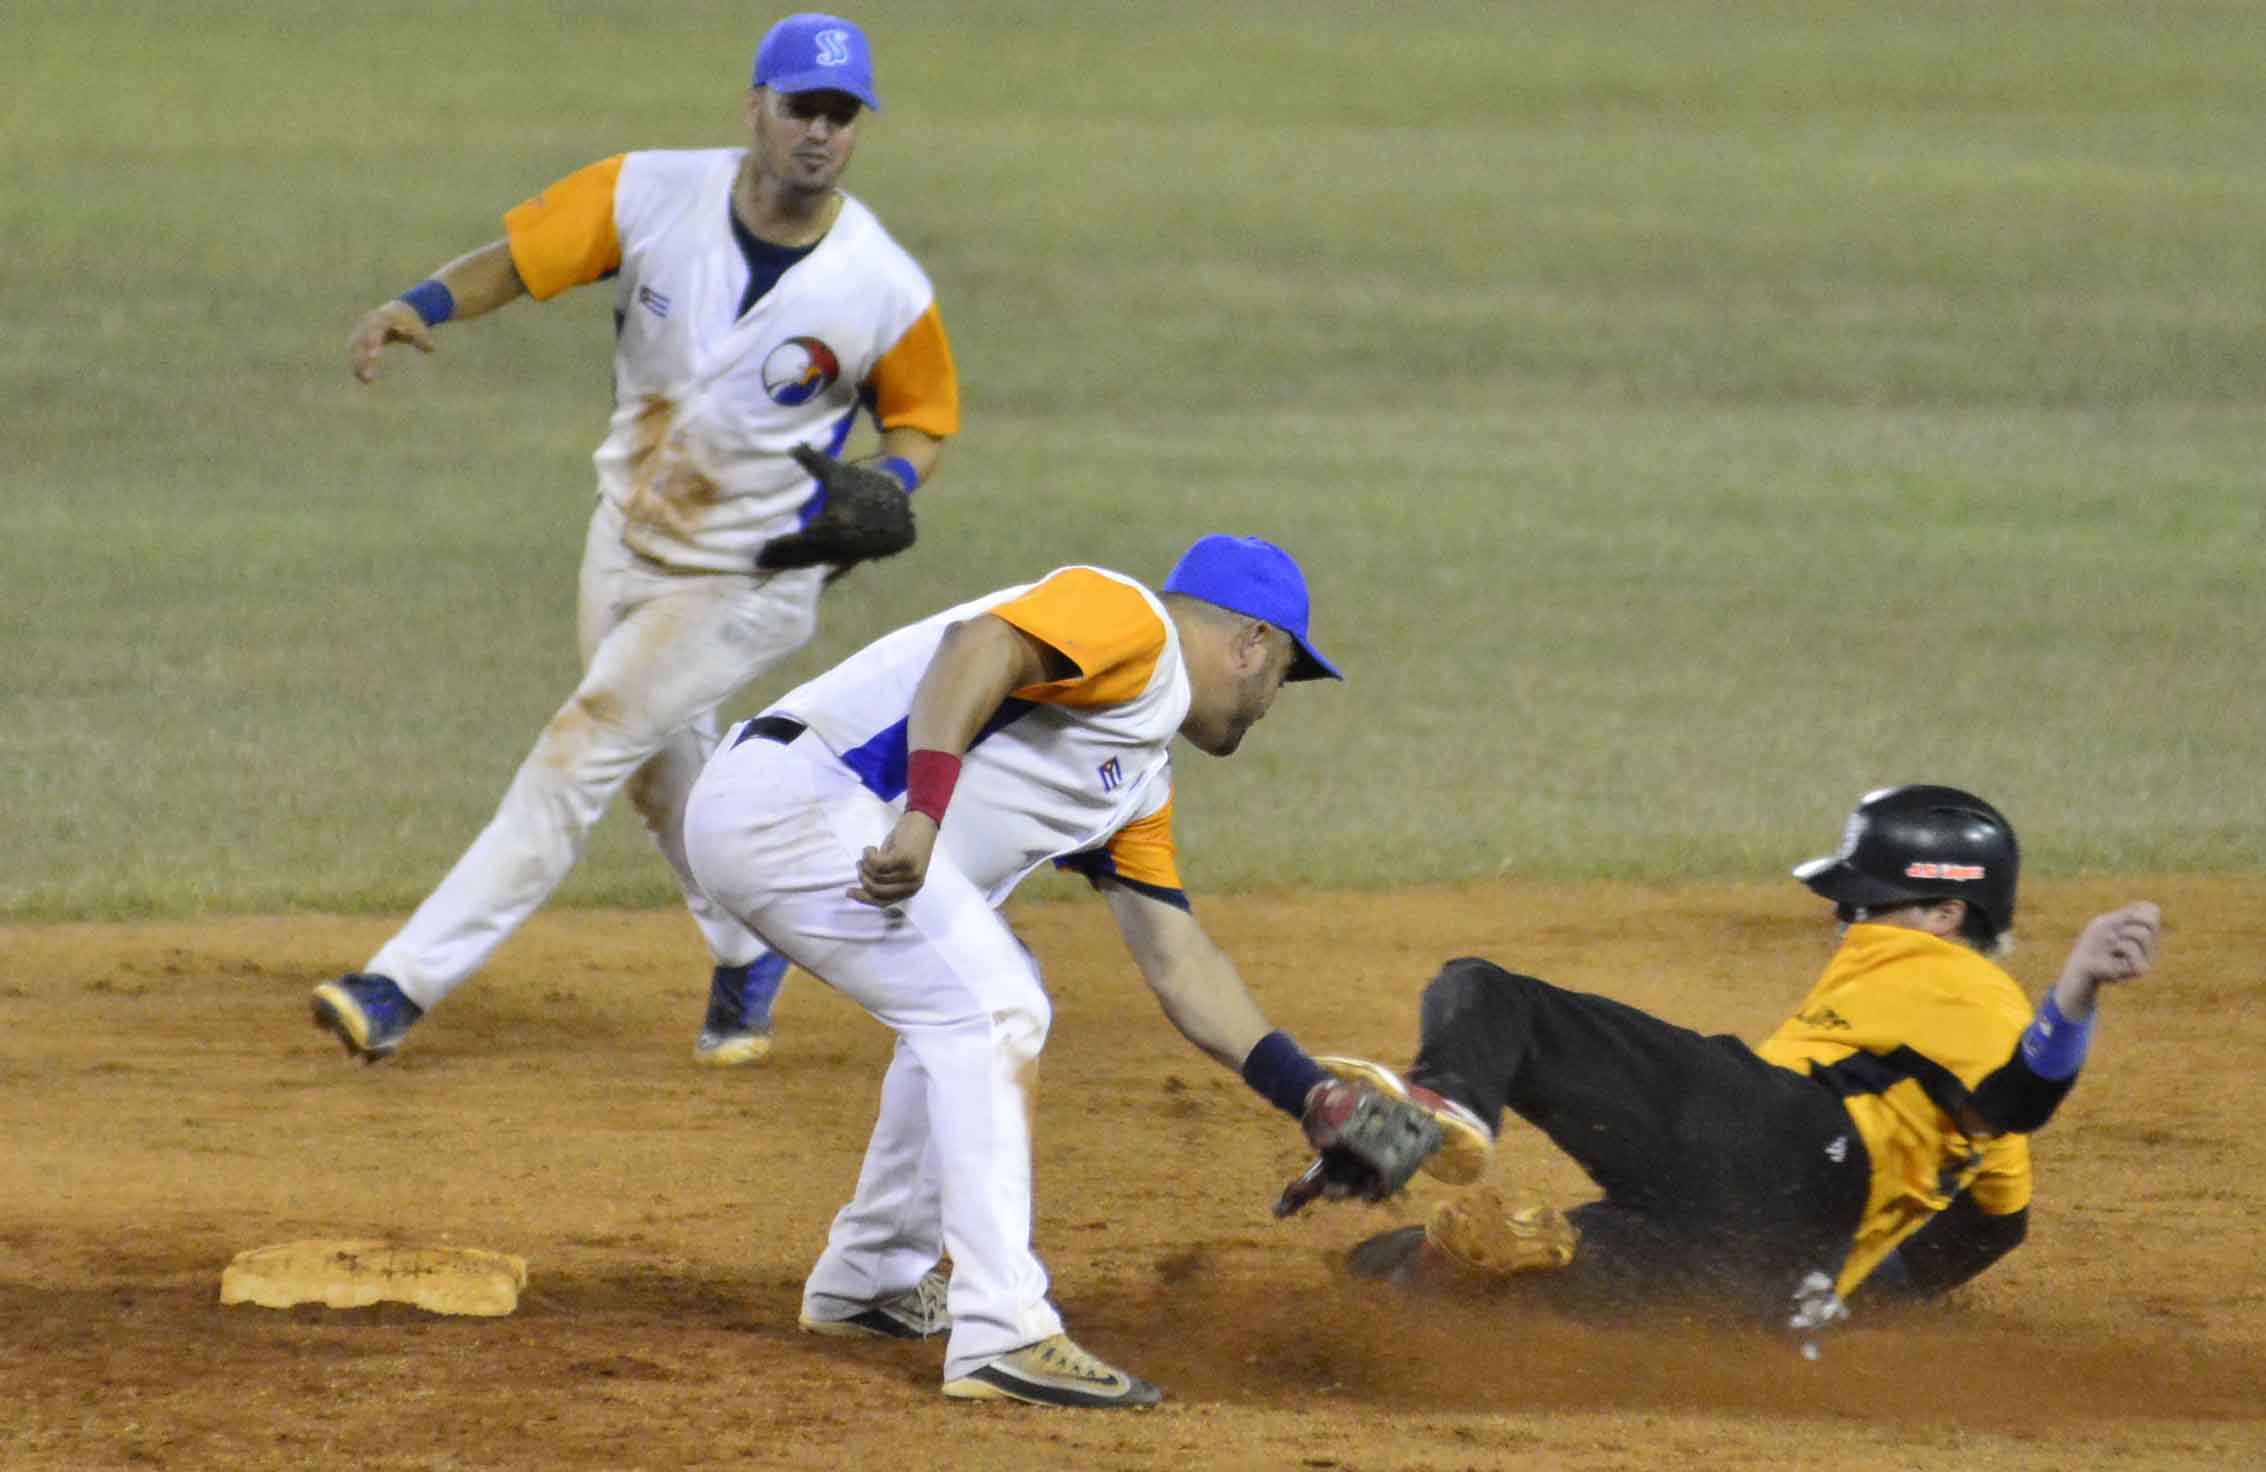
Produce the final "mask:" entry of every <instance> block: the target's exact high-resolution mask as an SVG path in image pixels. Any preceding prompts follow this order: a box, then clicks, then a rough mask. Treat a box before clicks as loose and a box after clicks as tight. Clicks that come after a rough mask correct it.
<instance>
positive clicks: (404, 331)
mask: <svg viewBox="0 0 2266 1472" xmlns="http://www.w3.org/2000/svg"><path fill="white" fill-rule="evenodd" d="M430 279H431V280H434V281H437V282H439V283H440V284H441V285H442V286H444V287H446V288H447V289H448V293H449V296H450V298H451V299H452V304H451V307H450V311H449V317H448V320H449V321H451V322H461V321H464V320H465V319H467V318H471V317H480V316H485V315H486V314H487V313H489V312H493V311H494V310H496V308H498V307H500V306H503V305H505V304H506V303H509V302H513V301H516V300H518V299H519V298H520V297H522V296H525V295H526V294H527V286H526V283H524V282H522V281H521V280H520V279H519V268H518V267H517V266H515V265H513V264H512V260H511V246H510V243H509V242H508V241H502V240H498V241H494V242H492V243H490V244H488V245H483V246H481V247H480V248H479V249H478V250H475V251H467V252H466V253H465V254H463V255H461V256H458V257H457V258H456V259H455V260H453V261H450V262H449V263H448V264H447V265H445V266H443V267H441V268H440V269H439V270H438V271H435V272H434V273H433V274H432V276H431V278H430ZM434 325H438V324H437V323H436V324H433V325H427V323H426V321H425V319H424V318H423V317H422V316H420V315H419V314H418V312H417V309H416V308H414V307H412V306H410V305H409V303H407V302H405V301H401V300H399V299H396V300H393V301H389V302H384V303H381V304H380V305H378V306H376V307H373V308H372V309H371V310H370V311H369V312H368V313H366V314H365V315H364V316H363V318H362V320H361V321H360V322H359V323H357V324H355V327H354V332H353V335H352V336H350V337H348V338H347V340H346V361H347V366H348V367H350V368H352V369H353V370H354V376H355V377H356V378H358V379H360V380H362V382H364V383H369V382H372V381H373V380H375V379H376V378H377V376H378V359H379V357H380V356H381V355H382V354H383V353H384V352H385V350H386V347H387V346H388V345H389V344H391V343H397V342H405V343H408V344H409V345H410V346H411V347H413V348H415V349H417V351H419V352H421V353H429V352H431V351H433V326H434Z"/></svg>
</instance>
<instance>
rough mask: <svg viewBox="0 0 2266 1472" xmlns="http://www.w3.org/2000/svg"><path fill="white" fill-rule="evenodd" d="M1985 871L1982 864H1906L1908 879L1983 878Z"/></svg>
mask: <svg viewBox="0 0 2266 1472" xmlns="http://www.w3.org/2000/svg"><path fill="white" fill-rule="evenodd" d="M1983 872H1984V871H1983V866H1982V865H1981V864H1906V865H1905V866H1904V877H1905V878H1906V879H1958V880H1969V879H1980V878H1982V877H1983Z"/></svg>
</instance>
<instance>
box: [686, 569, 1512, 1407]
mask: <svg viewBox="0 0 2266 1472" xmlns="http://www.w3.org/2000/svg"><path fill="white" fill-rule="evenodd" d="M1308 611H1309V610H1308V599H1307V591H1306V583H1305V579H1304V577H1303V575H1302V574H1301V573H1300V572H1299V569H1298V567H1297V565H1296V564H1295V563H1294V562H1293V561H1292V560H1291V559H1290V557H1289V556H1288V555H1287V554H1285V553H1284V552H1283V551H1282V550H1281V549H1280V548H1277V547H1275V546H1273V545H1271V544H1269V543H1266V542H1262V541H1259V540H1257V539H1256V538H1234V537H1225V536H1211V537H1205V538H1203V539H1202V540H1200V541H1198V542H1197V543H1196V544H1195V545H1194V546H1192V547H1191V548H1189V550H1188V552H1187V553H1186V555H1184V556H1183V557H1182V558H1181V559H1180V561H1179V562H1178V564H1177V565H1176V566H1175V567H1174V568H1173V570H1172V573H1171V575H1170V576H1169V577H1168V578H1166V580H1165V583H1164V588H1163V592H1162V594H1161V596H1160V595H1159V594H1157V593H1152V592H1150V591H1149V590H1148V589H1147V588H1144V587H1142V586H1141V585H1140V584H1139V583H1137V582H1135V581H1134V580H1133V579H1131V578H1128V577H1124V576H1122V575H1120V574H1118V573H1114V572H1108V571H1105V570H1102V569H1099V568H1092V567H1067V568H1062V569H1059V570H1057V571H1056V572H1053V573H1051V574H1049V575H1048V576H1047V577H1045V578H1043V579H1041V580H1040V581H1038V582H1036V583H1033V584H1029V585H1027V586H1023V587H1016V588H1009V589H1006V590H1004V591H1001V592H997V593H993V594H991V595H989V596H987V597H984V598H979V599H976V600H975V601H973V602H971V603H966V604H962V605H960V606H959V607H957V608H952V609H948V610H946V611H945V612H943V613H940V614H937V615H935V616H934V617H932V618H929V619H926V620H924V621H922V622H920V623H917V624H914V625H912V626H910V627H908V628H905V629H900V630H899V631H897V632H896V633H894V634H890V635H888V636H887V637H885V638H883V639H881V640H879V641H878V642H876V643H874V644H872V645H869V646H868V647H867V648H865V649H864V650H862V651H860V652H859V653H857V654H855V655H853V656H852V657H851V658H850V659H849V660H847V661H846V662H844V663H843V664H841V665H839V666H837V667H836V668H835V669H834V670H832V671H831V672H829V673H827V674H825V675H822V676H820V677H819V678H818V679H816V680H813V681H811V682H810V683H809V684H807V685H804V686H802V687H801V688H800V689H798V690H795V691H794V692H792V693H791V694H789V695H787V696H786V697H785V698H783V699H782V700H780V701H779V703H778V704H777V705H775V706H773V707H772V708H771V709H770V710H769V711H767V712H765V713H764V714H763V715H761V716H759V717H758V718H756V719H755V720H752V721H749V722H747V723H745V724H744V725H741V726H739V727H737V728H736V729H735V730H734V731H733V732H732V733H731V735H730V740H729V742H728V744H727V745H726V746H725V747H724V749H722V750H720V751H719V752H717V754H716V756H715V757H714V759H712V760H711V761H710V762H709V764H708V769H707V771H706V772H705V773H704V774H702V776H701V778H700V782H699V785H698V786H696V787H695V788H694V789H693V794H692V803H691V807H690V810H689V812H688V813H687V816H686V830H685V833H686V851H687V853H688V855H689V856H690V858H691V861H692V869H693V873H694V875H695V876H696V877H697V878H698V880H699V881H700V885H701V888H702V890H703V891H704V892H705V893H707V894H708V895H709V896H710V897H712V898H713V899H714V900H715V901H716V902H717V903H718V904H720V905H722V906H723V907H724V908H725V909H727V910H728V911H730V912H731V913H732V914H733V915H735V916H737V917H738V918H739V919H740V920H741V921H743V922H744V923H745V924H747V925H748V926H749V927H750V928H751V929H753V930H754V931H756V932H757V933H759V934H761V935H762V936H763V938H764V939H765V941H767V942H768V943H769V944H771V945H773V946H775V947H777V948H778V949H779V950H780V951H781V952H783V953H784V954H786V955H787V956H789V957H791V958H793V960H794V962H795V964H797V965H799V966H801V967H803V968H804V969H805V970H807V971H809V972H811V973H812V974H813V975H816V976H819V977H821V978H823V979H824V980H825V981H826V982H827V983H829V984H830V985H832V986H834V987H836V988H837V989H839V990H840V991H841V992H843V993H844V994H845V995H847V996H849V997H851V998H852V999H854V1000H855V1001H857V1002H858V1003H859V1004H860V1005H861V1006H863V1007H864V1008H865V1009H866V1010H867V1011H868V1012H870V1013H872V1014H873V1015H874V1016H875V1017H877V1018H879V1019H880V1020H881V1021H882V1022H883V1023H885V1024H887V1025H888V1026H889V1027H890V1028H891V1029H892V1030H893V1031H894V1032H895V1033H896V1034H897V1047H896V1052H895V1054H894V1056H893V1058H892V1060H891V1062H890V1065H889V1070H888V1074H887V1076H886V1077H885V1078H884V1079H883V1081H882V1088H881V1110H880V1117H879V1119H878V1120H877V1121H876V1123H875V1125H874V1131H873V1139H872V1143H871V1144H870V1145H869V1146H868V1148H867V1151H866V1157H865V1164H864V1167H863V1169H862V1171H861V1173H860V1175H859V1177H858V1184H857V1193H856V1195H855V1196H853V1197H852V1198H851V1200H850V1202H849V1204H848V1205H846V1206H844V1207H843V1208H842V1210H841V1213H840V1214H839V1215H838V1216H836V1217H835V1219H834V1226H833V1231H832V1233H831V1235H830V1236H829V1238H828V1241H827V1244H826V1250H825V1252H824V1254H823V1255H821V1256H820V1258H819V1260H818V1263H817V1266H816V1267H814V1268H813V1269H812V1270H811V1274H810V1278H809V1280H808V1281H807V1283H806V1284H805V1286H804V1290H803V1305H802V1327H803V1328H804V1329H806V1330H809V1331H811V1332H813V1333H818V1334H831V1335H842V1336H852V1335H885V1336H889V1337H893V1338H908V1339H909V1338H922V1337H925V1336H927V1335H929V1334H932V1333H936V1332H938V1331H940V1330H943V1329H945V1328H947V1327H949V1330H950V1334H951V1338H950V1341H949V1342H948V1344H947V1345H946V1348H945V1362H944V1393H945V1394H946V1395H949V1396H954V1397H958V1398H964V1399H979V1400H982V1399H1003V1398H1004V1399H1011V1400H1019V1401H1027V1402H1033V1403H1037V1404H1042V1405H1058V1406H1088V1407H1106V1406H1142V1405H1150V1404H1154V1403H1155V1402H1156V1401H1157V1399H1158V1398H1159V1392H1158V1390H1157V1388H1156V1387H1155V1386H1153V1385H1151V1384H1149V1383H1148V1382H1146V1381H1144V1380H1141V1379H1139V1378H1137V1377H1135V1376H1132V1375H1129V1374H1127V1373H1126V1372H1124V1371H1123V1370H1119V1369H1116V1368H1114V1367H1113V1366H1111V1365H1109V1364H1106V1363H1104V1362H1103V1361H1102V1360H1100V1359H1098V1358H1096V1357H1095V1356H1093V1355H1091V1354H1089V1353H1087V1352H1086V1351H1085V1350H1083V1349H1081V1348H1080V1347H1079V1346H1078V1344H1077V1343H1076V1342H1075V1341H1073V1340H1072V1339H1070V1338H1069V1336H1068V1335H1067V1334H1065V1333H1064V1332H1063V1325H1062V1320H1061V1317H1060V1316H1059V1315H1058V1314H1057V1313H1056V1312H1055V1309H1054V1307H1053V1305H1052V1304H1050V1303H1049V1302H1048V1301H1047V1274H1046V1269H1045V1268H1044V1267H1043V1266H1041V1265H1040V1263H1039V1260H1038V1258H1037V1256H1036V1255H1034V1253H1033V1252H1032V1250H1031V1220H1032V1200H1031V1121H1032V1109H1033V1092H1032V1091H1033V1086H1034V1084H1035V1081H1036V1073H1037V1068H1038V1060H1039V1053H1040V1050H1041V1049H1042V1048H1043V1047H1044V1046H1045V1043H1046V1035H1047V1026H1048V1021H1049V1015H1050V1010H1049V1006H1048V1002H1047V996H1046V991H1045V988H1044V986H1043V985H1042V984H1041V981H1040V978H1039V972H1038V967H1037V965H1036V963H1035V961H1034V960H1033V958H1032V956H1031V953H1030V952H1029V951H1028V950H1026V949H1025V948H1024V947H1023V945H1022V943H1021V942H1020V941H1018V940H1017V939H1016V938H1015V935H1014V933H1013V931H1011V930H1010V929H1009V928H1008V926H1007V923H1006V921H1005V920H1003V919H1002V918H1001V917H1000V915H999V912H998V907H999V905H1000V904H1001V903H1003V902H1004V901H1005V900H1006V898H1007V896H1008V895H1009V894H1010V893H1011V892H1012V891H1013V890H1014V888H1015V886H1016V885H1017V884H1018V883H1019V882H1020V881H1021V880H1022V879H1023V877H1024V876H1025V875H1026V874H1029V873H1030V872H1031V871H1032V870H1033V869H1035V868H1037V867H1038V866H1039V865H1040V864H1043V863H1046V862H1048V861H1049V860H1053V861H1055V862H1057V863H1059V864H1061V865H1063V866H1064V867H1068V868H1073V869H1077V870H1080V871H1082V872H1083V873H1085V874H1086V875H1087V876H1088V877H1089V878H1090V879H1091V880H1092V882H1093V883H1094V885H1095V886H1096V887H1097V888H1098V889H1100V890H1101V892H1102V894H1103V896H1104V897H1105V899H1106V900H1107V902H1108V905H1109V910H1110V914H1111V916H1112V917H1113V918H1114V919H1115V920H1116V922H1117V925H1118V928H1119V930H1120V931H1121V932H1122V933H1123V935H1124V937H1125V942H1126V946H1127V948H1128V949H1129V950H1130V951H1131V952H1132V955H1133V959H1134V961H1135V963H1136V964H1137V965H1138V966H1139V967H1140V970H1141V975H1142V977H1143V979H1144V980H1145V981H1147V983H1148V984H1149V987H1150V989H1151V990H1152V991H1153V992H1155V994H1156V997H1157V1000H1158V1002H1159V1003H1160V1004H1161V1005H1162V1006H1163V1008H1164V1011H1165V1015H1166V1016H1167V1017H1168V1018H1170V1019H1171V1021H1172V1023H1173V1025H1174V1026H1175V1027H1177V1028H1178V1029H1179V1030H1180V1031H1181V1033H1182V1034H1183V1035H1184V1036H1186V1037H1187V1038H1188V1040H1189V1041H1190V1042H1192V1043H1194V1044H1195V1045H1196V1046H1197V1047H1198V1048H1200V1049H1202V1050H1203V1051H1204V1052H1206V1053H1208V1054H1210V1055H1211V1056H1212V1057H1213V1058H1214V1059H1216V1060H1218V1061H1219V1062H1220V1063H1222V1064H1224V1065H1226V1066H1227V1067H1229V1068H1233V1069H1237V1070H1239V1071H1240V1072H1241V1074H1242V1076H1243V1077H1244V1079H1245V1080H1246V1081H1247V1082H1249V1083H1250V1084H1251V1086H1252V1087H1253V1088H1254V1089H1255V1090H1257V1091H1258V1092H1259V1093H1260V1094H1261V1095H1263V1096H1264V1097H1265V1098H1267V1099H1268V1100H1270V1101H1271V1102H1273V1103H1274V1104H1275V1105H1276V1106H1278V1107H1279V1108H1281V1109H1282V1110H1284V1111H1285V1112H1286V1113H1288V1114H1291V1115H1292V1116H1294V1117H1297V1118H1299V1119H1300V1120H1301V1122H1302V1124H1303V1126H1304V1128H1305V1132H1306V1136H1307V1138H1308V1139H1309V1140H1310V1141H1312V1142H1313V1143H1314V1144H1315V1145H1316V1147H1317V1148H1318V1149H1320V1150H1321V1151H1322V1152H1323V1155H1324V1158H1325V1159H1326V1160H1327V1161H1328V1162H1329V1164H1330V1170H1331V1180H1332V1185H1333V1189H1334V1190H1335V1191H1337V1192H1338V1193H1339V1194H1345V1195H1353V1196H1359V1197H1362V1198H1363V1199H1368V1200H1380V1199H1383V1198H1384V1197H1385V1196H1388V1195H1390V1194H1391V1193H1392V1192H1393V1191H1395V1190H1397V1189H1398V1188H1399V1187H1400V1186H1401V1185H1402V1184H1403V1183H1404V1182H1405V1181H1406V1180H1407V1179H1408V1178H1409V1176H1410V1175H1411V1174H1412V1173H1413V1172H1414V1171H1415V1170H1416V1169H1417V1168H1418V1166H1419V1165H1420V1164H1423V1163H1425V1162H1426V1161H1427V1160H1428V1159H1432V1158H1436V1157H1437V1156H1439V1155H1442V1154H1456V1155H1457V1156H1458V1158H1470V1152H1473V1151H1477V1152H1478V1156H1477V1158H1476V1160H1475V1161H1474V1163H1473V1173H1474V1174H1476V1171H1477V1169H1478V1168H1479V1167H1481V1166H1483V1165H1484V1152H1485V1150H1486V1149H1487V1146H1488V1143H1489V1142H1488V1140H1487V1138H1486V1135H1485V1132H1484V1131H1483V1130H1482V1129H1480V1127H1479V1125H1478V1123H1477V1121H1475V1120H1471V1119H1469V1118H1468V1117H1465V1118H1458V1117H1456V1115H1455V1114H1454V1113H1453V1112H1452V1111H1446V1110H1439V1109H1433V1108H1428V1107H1424V1106H1421V1105H1416V1104H1412V1103H1410V1102H1409V1101H1407V1100H1405V1099H1400V1098H1395V1097H1392V1096H1390V1095H1388V1094H1385V1093H1381V1092H1378V1091H1375V1090H1372V1089H1370V1088H1369V1087H1367V1086H1366V1085H1363V1084H1360V1083H1352V1082H1346V1081H1342V1080H1338V1079H1333V1078H1331V1077H1330V1076H1329V1075H1328V1074H1326V1073H1325V1072H1324V1070H1323V1068H1322V1067H1321V1066H1320V1064H1319V1063H1318V1062H1317V1061H1316V1060H1314V1059H1312V1058H1309V1057H1308V1056H1307V1055H1306V1054H1305V1053H1303V1052H1301V1051H1300V1050H1299V1048H1298V1047H1297V1045H1296V1044H1294V1043H1292V1042H1291V1040H1290V1039H1289V1037H1287V1036H1286V1035H1285V1034H1283V1033H1281V1032H1279V1031H1276V1030H1275V1029H1274V1028H1272V1027H1271V1026H1270V1025H1269V1024H1268V1022H1267V1020H1266V1018H1265V1017H1264V1016H1262V1015H1261V1013H1260V1011H1259V1008H1258V1006H1257V1004H1256V1003H1254V1002H1253V1000H1252V998H1251V995H1250V993H1249V992H1248V991H1246V990H1245V988H1244V985H1243V982H1242V979H1241V978H1240V976H1239V975H1238V974H1237V972H1236V970H1235V967H1234V966H1233V964H1232V963H1230V962H1229V960H1228V959H1227V957H1226V956H1225V955H1223V954H1222V953H1221V952H1220V949H1219V948H1218V947H1217V946H1216V945H1214V944H1213V943H1212V941H1211V940H1210V939H1209V938H1208V937H1207V936H1206V935H1205V934H1204V931H1203V929H1202V927H1201V926H1199V925H1198V924H1197V923H1196V920H1195V918H1194V916H1193V915H1192V914H1191V913H1190V911H1189V908H1188V899H1187V896H1186V894H1185V893H1184V891H1183V890H1182V887H1181V882H1180V874H1179V868H1178V863H1177V860H1176V858H1175V854H1174V847H1173V836H1172V766H1171V761H1170V757H1169V748H1170V744H1171V742H1172V739H1173V736H1174V735H1175V733H1177V734H1179V735H1181V736H1184V737H1186V738H1187V740H1188V742H1189V744H1190V745H1192V746H1194V747H1196V748H1197V749H1198V750H1199V751H1203V752H1206V753H1209V754H1211V755H1213V756H1226V755H1228V754H1230V753H1232V752H1233V751H1235V750H1236V748H1237V747H1238V746H1239V745H1240V744H1241V743H1242V740H1243V736H1244V733H1245V732H1246V731H1247V730H1248V729H1249V728H1250V727H1251V725H1252V724H1253V723H1254V722H1256V721H1257V720H1259V719H1260V718H1261V717H1262V716H1264V715H1265V714H1266V713H1267V711H1268V709H1269V708H1270V707H1271V706H1272V705H1273V704H1274V700H1275V696H1276V694H1277V692H1278V691H1279V690H1280V688H1281V686H1282V684H1283V682H1284V681H1285V680H1312V679H1322V678H1332V679H1334V678H1337V677H1338V675H1337V671H1336V670H1335V669H1334V668H1333V667H1332V666H1331V665H1330V664H1329V662H1328V661H1327V660H1325V659H1324V658H1323V657H1322V656H1321V655H1320V654H1319V653H1318V652H1317V651H1316V650H1315V648H1314V646H1313V643H1312V642H1311V641H1310V640H1309V638H1308V636H1307V615H1308ZM1368 1066H1370V1065H1362V1064H1349V1063H1341V1064H1340V1067H1341V1068H1345V1069H1347V1070H1348V1071H1353V1070H1358V1069H1360V1068H1364V1067H1368ZM1451 1145H1452V1149H1451V1150H1444V1149H1443V1147H1444V1146H1451ZM945 1253H949V1254H950V1256H951V1259H952V1274H951V1278H950V1283H949V1288H947V1286H946V1283H945V1281H944V1279H943V1276H942V1274H941V1273H940V1272H939V1271H938V1266H937V1265H938V1261H939V1258H940V1257H941V1256H942V1255H943V1254H945Z"/></svg>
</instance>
